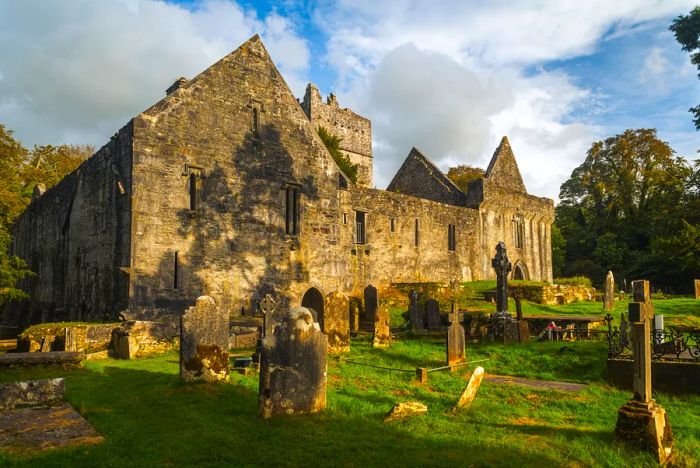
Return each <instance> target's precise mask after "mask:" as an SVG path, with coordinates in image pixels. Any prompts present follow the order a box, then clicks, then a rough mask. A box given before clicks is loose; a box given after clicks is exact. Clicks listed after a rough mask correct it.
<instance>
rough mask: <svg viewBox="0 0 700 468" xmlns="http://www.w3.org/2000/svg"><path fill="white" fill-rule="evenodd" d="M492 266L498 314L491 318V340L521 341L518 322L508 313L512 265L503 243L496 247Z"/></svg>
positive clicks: (495, 313)
mask: <svg viewBox="0 0 700 468" xmlns="http://www.w3.org/2000/svg"><path fill="white" fill-rule="evenodd" d="M491 266H492V267H493V269H494V270H495V271H496V312H494V313H493V314H491V316H490V317H489V338H491V339H492V340H496V341H502V342H504V343H505V342H515V341H519V333H518V322H517V321H516V320H514V319H513V317H512V316H511V315H510V314H509V313H508V273H510V271H511V268H512V265H511V263H510V261H509V260H508V254H507V252H506V245H505V244H504V243H503V242H499V243H498V244H497V245H496V255H495V256H494V258H493V260H491Z"/></svg>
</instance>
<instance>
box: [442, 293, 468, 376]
mask: <svg viewBox="0 0 700 468" xmlns="http://www.w3.org/2000/svg"><path fill="white" fill-rule="evenodd" d="M461 315H462V314H460V313H459V312H457V310H456V308H455V305H454V303H453V304H452V312H451V313H450V326H449V327H448V328H447V365H448V366H454V365H456V364H462V363H464V362H466V360H467V359H466V356H465V352H464V344H465V337H464V327H462V324H461V323H459V322H460V321H461V318H462V317H461Z"/></svg>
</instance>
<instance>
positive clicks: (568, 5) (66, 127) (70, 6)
mask: <svg viewBox="0 0 700 468" xmlns="http://www.w3.org/2000/svg"><path fill="white" fill-rule="evenodd" d="M694 5H695V3H694V2H693V1H687V0H617V1H616V2H609V1H604V0H590V1H588V2H580V1H574V0H536V1H534V0H520V1H519V0H491V1H489V2H482V1H477V0H474V1H469V0H459V1H456V0H455V1H451V0H443V1H441V2H429V1H418V0H393V1H391V2H389V1H378V0H347V1H346V0H341V1H338V2H332V1H326V0H320V1H312V2H296V1H281V2H271V1H264V2H258V1H250V0H240V1H239V2H235V1H232V0H197V1H170V2H163V1H157V0H110V1H101V2H94V1H91V0H63V1H61V2H48V3H47V2H43V1H41V0H9V1H5V2H2V3H0V48H1V49H2V50H3V51H6V52H4V53H3V54H0V122H2V123H4V124H5V125H6V126H7V127H9V128H11V129H13V130H14V131H15V135H16V136H17V137H18V138H19V139H20V140H21V141H22V142H23V143H24V144H25V145H27V146H31V145H33V144H46V143H51V144H60V143H75V144H79V143H88V144H93V145H95V146H98V147H99V146H101V145H102V144H104V143H105V142H106V141H107V140H108V139H109V137H110V136H111V135H112V134H113V133H114V132H115V131H116V130H117V129H119V128H120V127H121V126H123V125H124V124H125V123H126V122H127V121H128V120H129V119H130V118H131V117H133V116H134V115H136V114H138V113H139V112H141V111H143V110H144V109H145V108H147V107H149V106H150V105H151V104H153V103H154V102H156V101H157V100H158V99H160V98H161V97H162V96H163V91H164V90H165V88H167V87H168V85H169V84H170V83H171V82H172V81H173V80H174V79H175V78H177V77H179V76H186V77H192V76H194V75H196V74H197V73H199V72H201V71H202V70H204V69H205V68H206V67H207V66H209V65H211V64H212V63H214V62H215V61H216V60H218V59H219V58H221V57H222V56H224V55H225V54H226V53H228V52H230V51H231V50H233V49H235V48H236V47H238V46H239V45H240V44H241V43H242V42H243V41H244V40H246V39H247V38H248V37H250V36H251V35H253V34H255V33H260V34H261V36H262V38H263V41H264V43H265V44H266V46H267V48H268V50H269V51H270V54H271V56H272V58H273V60H274V61H275V63H276V64H277V66H278V67H279V68H280V71H281V72H282V74H283V76H284V77H285V79H286V80H287V82H288V84H289V85H290V87H291V89H292V90H293V91H294V93H295V94H296V95H297V96H298V97H301V96H302V94H303V92H304V88H305V85H306V83H307V82H309V81H312V82H314V83H315V84H317V85H318V86H319V88H320V90H321V92H322V94H324V95H326V94H328V93H329V92H334V93H336V95H337V97H338V100H339V102H340V104H341V106H347V107H351V108H352V109H353V110H355V111H356V112H358V113H360V114H362V115H364V116H365V117H368V118H370V119H371V120H372V123H373V149H374V157H375V183H376V185H377V186H378V187H380V188H381V187H384V186H386V184H387V183H388V181H389V180H390V179H391V177H392V176H393V174H394V173H395V171H396V170H397V169H398V167H399V165H400V164H401V162H402V161H403V158H405V156H406V155H407V154H408V152H409V151H410V149H411V147H412V146H416V147H417V148H419V149H421V151H422V152H423V153H424V154H426V155H427V156H428V157H430V158H431V159H432V160H433V161H434V162H435V163H436V164H438V166H439V167H441V168H442V169H444V170H446V169H447V168H448V167H450V166H452V165H455V164H461V163H465V164H472V165H477V166H481V167H485V166H486V164H487V163H488V160H489V159H490V157H491V154H492V153H493V151H494V149H495V147H496V145H497V144H498V141H499V140H500V138H501V137H502V136H503V135H508V136H509V138H510V141H511V145H512V146H513V149H514V151H515V154H516V158H517V160H518V163H519V165H520V168H521V172H522V173H523V177H524V180H525V183H526V185H527V187H528V189H529V191H530V192H531V193H535V194H538V195H544V196H549V197H552V198H556V196H557V195H558V192H559V185H560V184H561V183H562V182H563V181H564V180H565V179H566V178H567V177H568V176H569V175H570V173H571V170H572V169H573V168H574V167H576V166H577V165H579V164H580V163H581V162H582V161H583V159H584V158H585V154H586V150H587V149H588V148H589V147H590V145H591V143H592V142H593V141H595V140H597V139H601V138H605V137H608V136H612V135H615V134H616V133H619V132H621V131H623V130H624V129H626V128H639V127H653V128H657V129H658V132H659V136H660V137H661V138H662V139H664V140H666V141H668V142H669V143H670V144H671V146H672V147H673V148H674V149H675V150H676V151H677V152H678V153H679V154H680V155H683V156H685V157H688V158H697V157H698V156H697V154H696V152H697V150H698V149H700V133H698V132H697V131H695V129H694V127H693V125H692V120H691V115H690V114H689V113H688V108H689V107H691V106H693V105H697V104H700V80H698V78H697V70H695V69H694V68H693V67H692V66H691V65H690V61H689V58H688V55H687V53H685V52H683V51H681V49H680V46H679V45H678V44H677V43H676V42H675V40H674V38H673V36H672V34H671V33H670V31H668V26H669V24H670V23H671V21H672V20H673V18H674V17H676V16H677V15H680V14H686V13H688V12H689V11H690V10H691V9H692V8H693V6H694Z"/></svg>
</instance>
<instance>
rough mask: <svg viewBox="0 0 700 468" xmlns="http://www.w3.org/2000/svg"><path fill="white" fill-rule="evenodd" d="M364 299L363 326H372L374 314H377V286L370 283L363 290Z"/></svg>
mask: <svg viewBox="0 0 700 468" xmlns="http://www.w3.org/2000/svg"><path fill="white" fill-rule="evenodd" d="M364 299H365V315H364V317H363V322H364V323H365V326H370V327H371V326H372V324H373V323H374V320H375V315H376V314H377V305H378V297H377V288H375V287H374V286H372V285H371V284H370V285H369V286H367V287H366V288H365V290H364Z"/></svg>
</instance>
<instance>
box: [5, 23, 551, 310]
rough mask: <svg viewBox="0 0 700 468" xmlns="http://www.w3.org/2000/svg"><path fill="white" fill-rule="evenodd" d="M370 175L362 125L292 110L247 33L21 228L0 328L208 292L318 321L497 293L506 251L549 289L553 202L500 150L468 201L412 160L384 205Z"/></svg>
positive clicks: (51, 195)
mask: <svg viewBox="0 0 700 468" xmlns="http://www.w3.org/2000/svg"><path fill="white" fill-rule="evenodd" d="M319 125H323V126H324V127H326V128H327V129H328V130H329V131H331V132H338V133H337V134H338V135H339V136H341V137H342V138H343V142H344V143H343V150H344V151H346V154H348V155H349V156H350V157H351V159H352V160H353V161H355V162H359V163H360V164H361V170H360V176H361V177H360V180H359V181H358V184H352V183H349V184H347V185H346V184H342V183H340V179H341V173H340V170H339V169H338V167H337V165H336V164H335V162H334V161H333V159H332V158H331V156H330V155H329V153H328V151H327V150H326V148H325V147H324V145H323V143H322V142H321V141H320V139H319V137H318V135H317V132H316V130H317V127H318V126H319ZM371 162H372V150H371V124H370V122H369V120H367V119H364V118H363V117H360V116H357V115H356V114H354V113H353V112H352V111H350V110H348V109H341V108H340V107H339V106H338V103H337V101H336V100H335V98H332V99H329V100H328V102H327V103H323V102H322V101H321V98H320V94H319V93H318V91H317V90H316V89H315V87H313V86H310V87H309V88H307V93H306V96H305V98H304V101H303V102H302V103H301V104H300V103H299V102H298V101H297V99H296V98H295V97H294V96H293V94H292V93H291V91H290V90H289V88H288V87H287V85H286V83H285V82H284V79H283V78H282V76H281V75H280V73H279V72H278V70H277V69H276V68H275V66H274V65H273V63H272V61H271V60H270V58H269V56H268V54H267V51H266V50H265V48H264V46H263V44H262V42H261V41H260V40H259V38H258V37H257V36H255V37H253V38H252V39H250V40H249V41H248V42H246V43H245V44H243V45H242V46H241V47H240V48H238V49H237V50H236V51H234V52H233V53H231V54H229V55H228V56H226V57H224V58H223V59H222V60H220V61H219V62H217V63H215V64H214V65H212V66H211V67H210V68H208V69H207V70H205V71H204V72H202V73H201V74H200V75H198V76H196V77H195V78H193V79H192V80H189V81H187V80H185V79H180V80H178V81H177V82H176V83H175V84H174V85H173V86H172V87H170V88H169V89H168V94H167V96H166V97H165V98H164V99H162V100H161V101H159V102H158V103H157V104H155V105H154V106H153V107H151V108H150V109H148V110H146V111H145V112H143V113H141V114H139V115H138V116H136V117H134V119H133V120H132V121H131V122H129V123H128V124H127V125H126V126H125V127H124V128H123V129H122V130H120V132H119V133H118V134H117V135H115V137H114V138H113V139H112V141H110V143H109V144H107V145H106V146H105V147H103V148H102V149H101V150H100V151H98V153H97V154H96V155H95V156H93V157H92V158H90V159H89V160H88V161H87V162H86V163H84V164H83V165H82V166H81V167H80V168H79V169H78V170H77V171H76V172H74V173H72V174H70V175H69V176H68V177H66V178H65V179H64V180H63V181H61V182H60V183H59V184H57V185H56V186H55V187H53V188H52V189H50V190H48V191H47V192H46V193H45V194H44V195H42V196H41V197H40V198H38V199H37V200H35V201H34V202H33V203H32V204H31V205H30V206H29V207H28V209H27V210H26V212H25V213H24V214H22V216H20V218H19V219H18V221H17V223H16V226H15V230H14V234H15V243H14V252H15V253H16V254H18V255H20V256H22V257H23V258H26V259H27V260H28V262H29V264H30V266H31V267H32V269H34V271H36V272H37V273H38V276H37V277H36V278H33V279H30V280H27V281H25V285H24V286H25V288H26V289H27V291H28V292H29V294H30V296H31V300H30V301H28V302H26V303H23V304H20V305H14V306H13V307H12V308H10V309H8V311H6V317H5V318H6V321H8V322H14V323H17V322H21V321H25V322H29V321H31V322H38V321H46V320H58V319H60V320H69V319H83V320H85V319H90V320H114V319H116V318H117V317H118V315H119V313H120V312H121V311H126V312H127V314H128V315H129V316H130V317H131V318H138V319H148V318H151V317H156V316H158V315H162V314H169V315H180V314H181V313H182V312H183V310H184V309H185V308H186V307H188V306H191V305H193V304H194V302H195V300H196V298H197V297H199V296H201V295H208V296H211V297H212V298H214V300H215V301H216V303H217V305H219V307H222V308H224V309H225V310H228V311H229V314H230V315H231V316H235V315H240V314H250V313H252V312H253V311H254V309H255V308H256V307H257V304H258V303H259V301H260V299H261V298H262V297H263V296H264V295H265V294H266V293H272V294H273V295H274V296H275V297H276V299H277V303H278V307H277V310H278V311H280V313H282V312H284V311H285V310H286V309H287V308H288V307H289V306H298V305H304V306H309V307H312V308H314V310H316V311H317V312H319V313H320V314H323V303H324V299H323V298H324V297H326V296H328V295H329V294H330V293H332V292H334V291H335V292H340V293H343V294H345V295H353V296H360V295H361V291H362V290H363V289H364V288H365V286H367V285H370V284H371V285H374V286H376V287H379V288H381V287H383V286H386V285H388V284H389V283H391V282H411V281H450V280H452V279H455V278H458V279H462V280H470V279H483V278H490V277H491V276H492V270H491V268H490V266H489V263H488V259H490V258H491V257H492V256H493V248H494V246H495V245H496V243H497V242H498V241H500V240H503V241H505V242H506V244H507V245H508V246H509V255H511V253H512V258H513V264H514V265H515V268H514V270H516V271H517V272H518V274H519V275H521V276H523V277H524V278H527V279H543V280H551V255H550V249H551V244H550V226H551V223H552V219H553V204H552V201H551V200H548V199H542V198H537V197H533V196H531V195H528V194H527V193H526V191H525V187H524V185H523V184H522V178H521V177H520V173H519V171H518V168H517V164H516V163H515V159H514V157H513V154H512V151H511V150H510V146H509V145H508V142H507V140H506V139H504V141H503V142H502V143H501V146H499V148H498V149H497V151H496V153H495V154H494V158H493V160H492V163H491V165H490V166H489V170H488V171H487V173H486V176H485V177H484V178H483V179H480V180H478V181H475V182H474V183H472V185H471V186H470V187H469V191H468V192H467V193H464V192H462V191H460V190H459V189H458V188H457V187H456V186H454V184H452V182H450V181H449V179H447V177H445V175H444V174H442V173H441V172H440V171H439V169H437V167H435V166H434V165H433V164H432V163H431V162H430V161H428V160H427V158H425V156H423V155H422V154H421V153H420V152H418V151H417V150H413V151H411V153H410V154H409V156H408V158H407V160H406V162H405V163H404V166H403V167H402V168H401V170H400V171H399V172H398V173H397V176H396V177H395V178H394V181H392V184H391V185H390V187H389V190H387V191H384V190H377V189H372V188H369V187H370V186H371V184H372V180H371V178H372V172H371V167H372V166H371ZM510 182H513V183H510ZM358 222H359V223H360V225H361V226H360V228H358ZM360 231H361V232H360ZM317 309H318V310H317ZM334 321H337V320H336V319H334ZM319 322H322V320H319Z"/></svg>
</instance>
